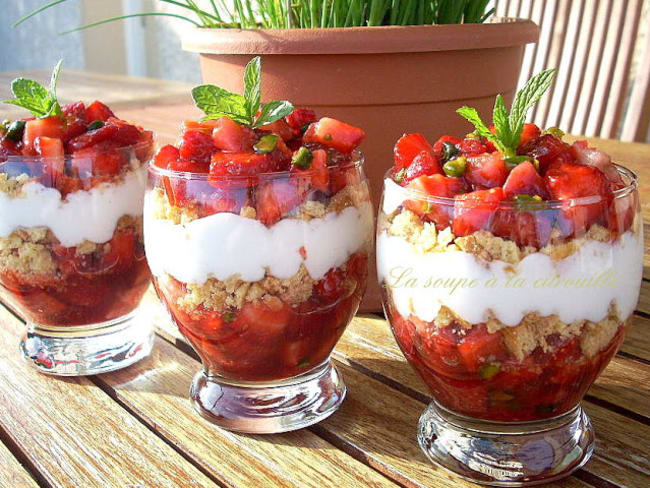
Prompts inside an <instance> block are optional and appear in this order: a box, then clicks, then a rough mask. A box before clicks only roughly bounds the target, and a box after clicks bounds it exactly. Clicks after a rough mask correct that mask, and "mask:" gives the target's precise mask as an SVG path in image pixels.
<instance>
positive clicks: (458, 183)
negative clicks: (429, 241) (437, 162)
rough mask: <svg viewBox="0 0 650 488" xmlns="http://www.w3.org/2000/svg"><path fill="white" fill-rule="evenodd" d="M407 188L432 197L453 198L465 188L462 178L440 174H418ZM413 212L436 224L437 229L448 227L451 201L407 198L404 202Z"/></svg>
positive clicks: (451, 206) (452, 209)
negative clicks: (440, 201)
mask: <svg viewBox="0 0 650 488" xmlns="http://www.w3.org/2000/svg"><path fill="white" fill-rule="evenodd" d="M408 188H409V189H413V190H417V191H420V192H422V193H424V194H425V195H430V196H434V197H444V198H453V197H455V196H456V195H458V194H459V193H462V192H464V191H465V189H466V185H465V182H464V180H463V179H462V178H453V177H446V176H444V175H441V174H435V175H431V176H420V177H419V178H416V179H414V180H413V181H411V183H410V184H409V185H408ZM404 205H405V206H406V208H408V209H409V210H411V211H412V212H413V213H415V214H417V215H419V216H421V217H423V218H424V219H425V220H429V221H431V222H434V223H435V224H436V227H437V228H438V230H442V229H445V228H447V227H449V225H450V223H451V217H452V214H453V211H454V205H453V203H451V202H449V203H436V202H433V201H428V200H424V199H422V200H407V201H406V202H405V204H404Z"/></svg>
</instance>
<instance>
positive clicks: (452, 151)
mask: <svg viewBox="0 0 650 488" xmlns="http://www.w3.org/2000/svg"><path fill="white" fill-rule="evenodd" d="M458 152H459V150H458V148H457V147H456V144H452V143H451V142H449V141H445V142H443V143H442V159H443V161H449V160H450V159H451V158H453V157H454V156H456V155H457V154H458Z"/></svg>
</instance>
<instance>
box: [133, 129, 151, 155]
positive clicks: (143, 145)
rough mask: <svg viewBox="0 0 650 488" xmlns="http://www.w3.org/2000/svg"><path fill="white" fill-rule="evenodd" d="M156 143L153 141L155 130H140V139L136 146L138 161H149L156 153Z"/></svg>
mask: <svg viewBox="0 0 650 488" xmlns="http://www.w3.org/2000/svg"><path fill="white" fill-rule="evenodd" d="M154 150H155V144H154V142H153V132H152V131H150V130H143V129H141V130H140V139H139V140H138V142H137V143H136V146H135V157H136V158H138V161H140V162H141V163H145V162H147V161H149V160H150V159H151V158H152V157H153V154H154Z"/></svg>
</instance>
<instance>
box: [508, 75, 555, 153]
mask: <svg viewBox="0 0 650 488" xmlns="http://www.w3.org/2000/svg"><path fill="white" fill-rule="evenodd" d="M556 72H557V70H556V69H546V70H544V71H542V72H540V73H537V74H536V75H535V76H533V77H532V78H531V79H530V80H528V82H527V83H526V84H525V85H524V87H523V88H522V89H521V90H519V91H518V92H517V95H516V96H515V101H514V102H513V103H512V108H511V109H510V117H509V122H510V132H511V134H512V139H511V141H510V146H511V147H512V146H514V147H515V149H516V147H517V146H518V145H519V141H520V140H521V133H522V131H523V130H524V123H525V122H526V114H527V113H528V111H529V110H530V109H531V108H532V106H533V105H535V104H536V103H537V102H538V101H539V99H540V98H542V95H544V93H545V92H546V90H548V88H549V87H550V86H551V83H553V78H555V73H556Z"/></svg>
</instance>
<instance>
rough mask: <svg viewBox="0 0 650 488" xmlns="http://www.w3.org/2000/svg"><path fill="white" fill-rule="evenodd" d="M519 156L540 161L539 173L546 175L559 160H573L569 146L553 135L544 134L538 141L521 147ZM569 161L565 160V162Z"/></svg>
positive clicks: (518, 151)
mask: <svg viewBox="0 0 650 488" xmlns="http://www.w3.org/2000/svg"><path fill="white" fill-rule="evenodd" d="M517 153H518V154H522V155H526V156H530V157H531V158H534V159H536V160H537V161H539V172H540V174H542V175H545V174H546V172H547V171H548V169H549V166H550V165H551V163H553V161H554V160H555V159H557V158H560V157H561V158H568V159H570V160H572V159H573V157H572V156H571V153H570V152H569V145H568V144H566V143H564V142H562V140H561V139H558V138H557V137H555V136H554V135H552V134H544V135H543V136H540V137H538V138H536V139H531V140H529V141H527V142H526V143H525V144H522V145H520V146H519V149H518V150H517ZM566 160H567V159H563V162H564V161H566Z"/></svg>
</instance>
